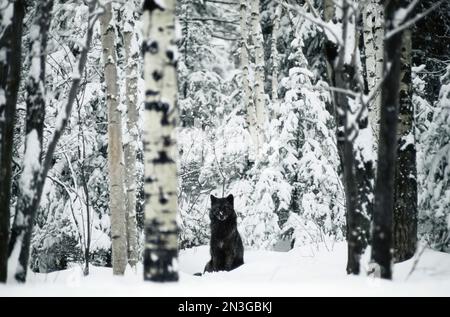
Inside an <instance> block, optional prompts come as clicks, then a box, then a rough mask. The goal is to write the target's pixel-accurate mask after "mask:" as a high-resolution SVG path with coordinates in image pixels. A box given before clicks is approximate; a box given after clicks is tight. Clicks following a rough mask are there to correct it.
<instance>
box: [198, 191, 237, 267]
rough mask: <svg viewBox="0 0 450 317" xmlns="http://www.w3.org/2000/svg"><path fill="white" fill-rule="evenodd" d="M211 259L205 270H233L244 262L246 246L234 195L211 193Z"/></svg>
mask: <svg viewBox="0 0 450 317" xmlns="http://www.w3.org/2000/svg"><path fill="white" fill-rule="evenodd" d="M209 218H210V219H211V242H210V253H211V260H209V262H208V263H207V264H206V266H205V272H217V271H231V270H233V269H235V268H237V267H238V266H240V265H242V264H244V246H243V244H242V240H241V236H240V235H239V232H238V230H237V222H236V218H237V216H236V212H235V211H234V197H233V195H229V196H228V197H226V198H217V197H215V196H213V195H211V209H210V212H209Z"/></svg>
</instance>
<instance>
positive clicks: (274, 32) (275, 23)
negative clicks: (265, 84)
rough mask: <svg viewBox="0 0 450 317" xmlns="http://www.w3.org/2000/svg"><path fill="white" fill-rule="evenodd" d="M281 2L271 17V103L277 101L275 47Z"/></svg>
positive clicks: (276, 50)
mask: <svg viewBox="0 0 450 317" xmlns="http://www.w3.org/2000/svg"><path fill="white" fill-rule="evenodd" d="M281 9H282V7H281V4H278V5H277V7H276V9H275V16H274V17H273V29H272V61H273V65H272V67H273V68H272V103H277V102H278V68H279V63H280V61H279V55H278V49H277V39H278V31H279V29H280V20H281Z"/></svg>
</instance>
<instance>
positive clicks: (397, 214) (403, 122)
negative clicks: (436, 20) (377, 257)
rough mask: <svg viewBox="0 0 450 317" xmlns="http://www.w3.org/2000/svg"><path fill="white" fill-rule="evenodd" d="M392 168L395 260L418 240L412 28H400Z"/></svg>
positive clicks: (410, 251) (407, 256) (408, 253)
mask: <svg viewBox="0 0 450 317" xmlns="http://www.w3.org/2000/svg"><path fill="white" fill-rule="evenodd" d="M400 72H401V74H400V78H401V81H400V104H399V125H398V129H397V142H398V149H397V163H396V170H395V199H394V201H395V207H394V219H393V221H394V223H393V238H394V261H396V262H401V261H405V260H408V259H410V258H411V257H412V256H413V255H414V253H415V251H416V244H417V216H418V214H417V166H416V140H415V133H414V107H413V104H412V84H411V30H409V29H408V30H405V31H404V32H403V46H402V53H401V70H400Z"/></svg>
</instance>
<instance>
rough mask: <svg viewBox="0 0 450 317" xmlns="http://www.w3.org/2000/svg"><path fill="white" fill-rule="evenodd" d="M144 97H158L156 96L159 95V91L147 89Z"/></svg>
mask: <svg viewBox="0 0 450 317" xmlns="http://www.w3.org/2000/svg"><path fill="white" fill-rule="evenodd" d="M145 95H146V96H147V97H154V96H158V95H159V91H155V90H151V89H149V90H147V91H146V92H145Z"/></svg>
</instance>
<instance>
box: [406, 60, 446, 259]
mask: <svg viewBox="0 0 450 317" xmlns="http://www.w3.org/2000/svg"><path fill="white" fill-rule="evenodd" d="M441 83H442V86H441V91H440V94H439V98H438V101H437V103H436V104H435V105H434V106H433V107H430V106H429V105H428V106H427V105H424V107H420V108H419V109H418V110H419V111H421V112H422V111H423V110H425V111H428V113H429V115H430V116H432V120H431V123H430V125H429V127H428V129H427V130H426V131H424V132H423V133H420V136H421V137H422V139H421V142H420V143H421V151H420V152H419V153H420V155H419V156H418V170H419V171H421V174H422V175H421V176H420V178H419V182H420V186H419V188H422V191H421V193H420V195H419V231H420V236H422V237H423V238H424V239H425V241H426V242H427V243H428V244H429V245H430V246H431V247H432V248H433V249H436V250H439V251H444V252H449V251H450V230H449V223H450V212H449V210H450V203H449V201H450V200H449V199H448V198H449V197H450V165H449V162H450V139H449V138H450V66H447V71H446V73H445V75H444V76H442V77H441ZM415 99H416V100H415V102H416V104H419V106H420V105H421V104H423V103H426V102H425V100H423V99H420V100H418V99H419V98H418V97H416V98H415ZM419 102H420V103H419ZM430 108H431V109H432V110H429V109H430ZM423 115H425V117H426V113H425V114H422V116H423Z"/></svg>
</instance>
